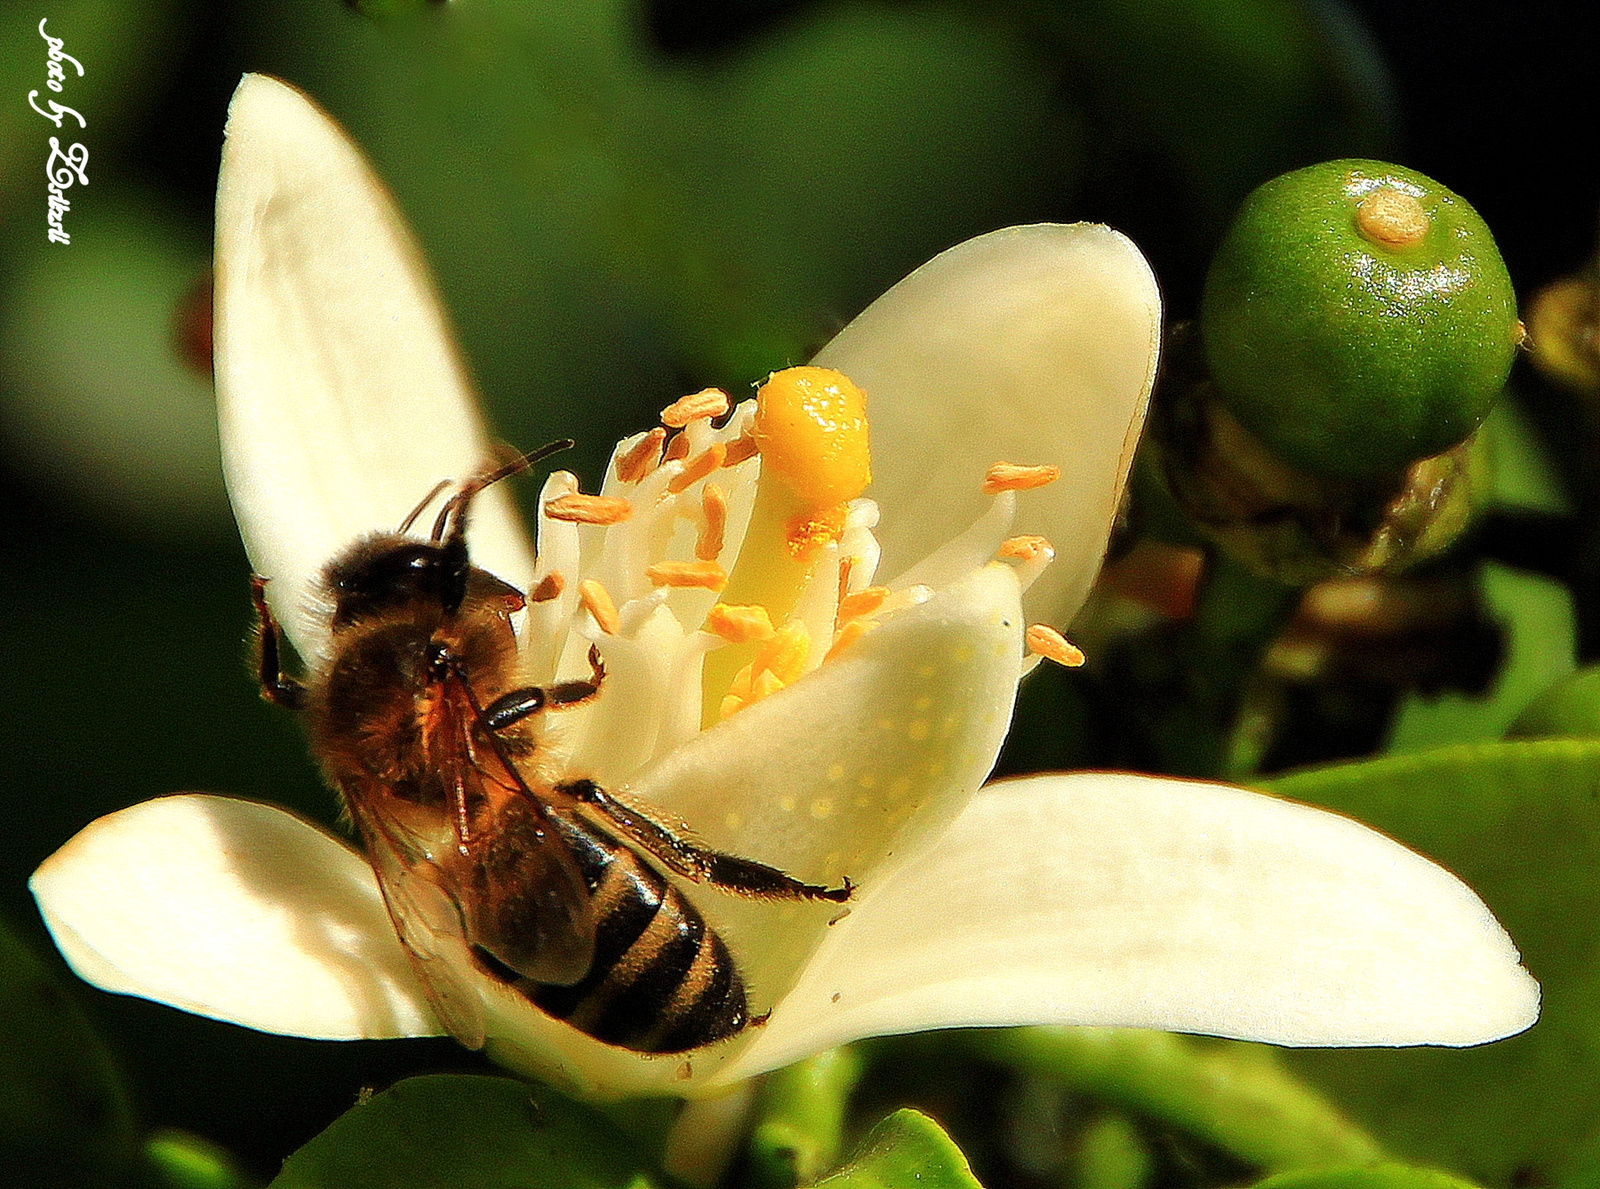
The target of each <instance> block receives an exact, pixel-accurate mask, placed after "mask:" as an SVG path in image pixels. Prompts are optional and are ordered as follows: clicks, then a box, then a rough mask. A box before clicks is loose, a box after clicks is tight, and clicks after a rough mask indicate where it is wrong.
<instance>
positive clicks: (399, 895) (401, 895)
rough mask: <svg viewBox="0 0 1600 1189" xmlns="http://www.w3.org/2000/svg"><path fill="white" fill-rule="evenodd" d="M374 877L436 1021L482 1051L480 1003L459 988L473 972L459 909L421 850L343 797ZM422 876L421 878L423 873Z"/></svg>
mask: <svg viewBox="0 0 1600 1189" xmlns="http://www.w3.org/2000/svg"><path fill="white" fill-rule="evenodd" d="M347 802H348V804H349V805H350V807H351V814H352V816H354V817H355V819H356V824H357V826H358V827H359V829H360V831H361V837H362V841H363V844H364V848H365V850H366V854H367V861H368V862H370V863H371V864H372V869H373V871H374V872H375V873H376V874H377V876H378V887H379V888H380V889H381V890H382V891H383V901H384V904H385V905H387V907H388V909H389V919H390V920H391V921H393V922H394V928H395V932H396V933H397V934H399V937H400V942H401V944H402V945H404V946H405V950H406V953H407V954H408V955H409V956H410V958H411V964H412V967H413V969H415V970H416V972H417V979H418V981H419V982H421V984H422V989H423V992H424V993H425V994H426V995H427V998H428V1004H429V1006H431V1007H432V1008H433V1011H434V1014H435V1015H437V1016H438V1017H439V1022H440V1023H442V1024H443V1025H444V1026H445V1027H446V1028H448V1029H449V1030H450V1033H451V1035H452V1036H454V1037H455V1038H456V1039H457V1040H459V1041H460V1042H461V1043H462V1044H464V1045H466V1046H467V1047H468V1048H470V1049H479V1048H482V1047H483V1042H484V1019H483V1004H482V1002H481V1001H480V1000H479V999H478V997H477V996H476V995H475V994H473V993H472V992H471V991H470V990H464V989H462V988H461V974H460V972H461V971H463V970H470V969H471V968H472V960H471V955H470V953H469V951H468V943H467V936H466V928H465V923H464V921H463V919H462V911H461V906H460V904H459V903H458V902H457V900H456V898H455V897H454V896H453V895H452V894H451V893H450V892H449V891H448V890H447V889H446V888H445V887H444V885H443V882H442V881H441V879H440V878H439V875H440V873H439V871H438V868H437V867H435V866H434V865H433V864H432V863H431V862H429V861H428V860H426V859H422V858H420V853H421V852H420V851H413V850H412V848H410V847H408V846H404V845H402V844H401V843H400V841H399V840H398V839H396V837H395V836H394V834H393V833H392V832H391V831H390V830H389V829H388V828H387V827H386V826H385V825H384V824H383V823H382V822H380V821H378V820H377V818H376V816H375V815H374V814H372V813H370V812H366V811H365V807H364V806H362V805H361V804H360V803H359V802H358V801H356V800H355V799H353V798H347ZM424 872H426V874H425V873H424Z"/></svg>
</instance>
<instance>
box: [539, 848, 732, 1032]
mask: <svg viewBox="0 0 1600 1189" xmlns="http://www.w3.org/2000/svg"><path fill="white" fill-rule="evenodd" d="M559 827H560V829H561V832H562V834H563V835H564V836H565V839H566V841H567V842H568V843H569V844H570V845H571V847H572V850H573V853H574V854H575V855H576V857H577V858H578V862H579V866H580V868H581V869H582V871H583V874H584V877H585V878H586V879H587V880H588V882H589V886H590V888H591V889H592V893H591V894H592V906H593V909H594V915H595V954H594V962H593V964H592V965H591V966H590V968H589V972H588V974H586V975H585V976H584V977H583V978H582V979H581V980H579V981H578V982H577V983H575V984H573V985H572V986H569V987H557V986H550V985H548V984H539V983H534V982H530V981H529V980H526V979H522V980H518V982H517V984H516V985H517V987H518V988H519V989H520V990H521V991H522V993H523V994H524V995H526V996H527V997H528V999H529V1000H530V1001H531V1002H532V1003H534V1004H535V1005H537V1006H538V1007H539V1008H540V1009H542V1010H543V1011H545V1012H547V1013H549V1014H550V1015H552V1016H555V1017H556V1018H557V1019H560V1020H565V1021H566V1022H567V1023H569V1024H571V1025H572V1026H573V1027H574V1028H577V1029H579V1030H580V1031H582V1032H585V1033H587V1034H589V1035H590V1036H592V1037H594V1038H595V1039H596V1040H600V1041H604V1042H605V1043H607V1044H614V1045H619V1046H621V1047H623V1048H628V1049H633V1050H635V1051H638V1052H644V1053H677V1052H682V1051H684V1050H686V1049H693V1048H699V1047H700V1046H702V1045H707V1044H711V1043H712V1042H714V1041H718V1040H722V1039H724V1038H726V1037H729V1036H732V1035H733V1034H734V1033H736V1032H738V1031H739V1030H740V1029H741V1028H743V1027H744V1026H745V1025H746V1024H748V1023H749V1020H750V1014H749V1008H748V1006H747V1005H746V1002H745V993H744V982H743V980H742V979H740V977H739V973H738V971H737V969H736V968H735V967H734V962H733V956H732V955H731V954H729V952H728V947H727V946H726V945H724V944H723V941H722V939H721V938H720V937H718V936H717V935H716V933H715V932H714V931H713V930H711V929H708V928H707V927H706V923H705V920H704V918H703V917H701V915H700V913H699V911H698V910H697V909H696V908H695V907H694V905H692V904H690V903H689V901H688V900H686V899H685V898H684V897H683V896H682V895H681V894H680V893H679V892H678V890H677V889H676V888H675V887H673V886H672V884H670V883H669V882H667V880H666V879H665V878H663V877H662V876H661V874H660V873H659V872H657V871H655V870H654V869H653V868H652V867H650V865H649V864H647V863H646V862H645V861H644V860H643V859H641V858H640V857H639V856H638V855H636V854H635V853H634V852H633V850H632V849H631V848H629V847H627V846H624V845H623V844H622V843H620V842H618V841H617V840H616V839H615V838H612V837H611V836H610V835H608V834H605V833H603V832H602V831H600V830H599V829H598V828H596V827H594V826H591V825H588V824H587V823H582V824H578V823H573V822H567V821H562V822H559Z"/></svg>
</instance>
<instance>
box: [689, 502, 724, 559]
mask: <svg viewBox="0 0 1600 1189" xmlns="http://www.w3.org/2000/svg"><path fill="white" fill-rule="evenodd" d="M700 511H701V513H702V515H704V516H705V520H704V522H702V523H701V525H700V535H699V536H698V537H696V538H695V542H694V555H695V556H696V557H698V558H699V559H700V560H701V561H715V560H716V559H717V558H718V557H720V556H722V536H723V533H724V532H726V531H727V528H728V497H727V496H726V495H725V494H724V493H723V490H722V488H720V487H718V486H717V485H716V484H715V483H707V484H706V485H705V486H704V487H702V488H701V489H700Z"/></svg>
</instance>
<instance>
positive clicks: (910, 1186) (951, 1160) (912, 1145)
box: [817, 1109, 982, 1189]
mask: <svg viewBox="0 0 1600 1189" xmlns="http://www.w3.org/2000/svg"><path fill="white" fill-rule="evenodd" d="M817 1184H818V1185H827V1186H831V1189H982V1186H980V1185H979V1184H978V1180H977V1178H976V1177H974V1176H973V1175H972V1170H971V1169H970V1168H969V1167H968V1166H967V1158H966V1157H965V1156H963V1155H962V1154H961V1149H960V1148H958V1147H956V1144H955V1141H954V1140H952V1139H951V1138H950V1137H949V1136H948V1135H946V1134H945V1133H944V1129H943V1128H942V1127H940V1126H939V1124H937V1123H935V1122H934V1121H933V1120H932V1119H930V1118H929V1117H928V1116H927V1115H924V1114H923V1113H922V1112H921V1111H914V1110H910V1109H906V1110H898V1111H896V1112H895V1113H894V1114H892V1115H890V1116H889V1117H888V1118H887V1119H885V1120H884V1121H883V1122H881V1123H879V1124H878V1125H877V1126H876V1127H874V1128H873V1129H872V1131H871V1133H870V1134H869V1135H868V1136H867V1138H866V1140H865V1141H864V1142H863V1143H862V1145H861V1148H860V1150H859V1151H857V1153H856V1154H855V1155H854V1156H853V1157H851V1159H850V1162H849V1163H848V1164H847V1165H845V1167H844V1168H842V1169H840V1170H839V1171H838V1172H836V1173H835V1174H834V1175H833V1176H831V1177H828V1178H827V1179H826V1180H823V1181H818V1182H817Z"/></svg>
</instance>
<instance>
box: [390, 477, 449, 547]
mask: <svg viewBox="0 0 1600 1189" xmlns="http://www.w3.org/2000/svg"><path fill="white" fill-rule="evenodd" d="M449 486H450V480H449V479H440V480H439V481H438V482H437V483H435V484H434V485H433V486H432V487H430V488H429V489H428V494H427V495H425V496H423V497H422V499H421V500H420V501H419V502H418V503H417V506H416V507H415V508H412V509H411V514H410V515H409V516H407V517H406V518H405V519H404V520H402V521H401V522H400V527H399V528H397V529H395V530H394V531H395V532H397V533H399V534H401V535H402V536H404V535H405V534H406V533H408V532H410V531H411V526H412V525H413V524H415V523H416V522H417V517H418V516H421V515H422V510H423V509H424V508H426V507H427V506H428V505H429V504H431V503H433V497H434V496H436V495H438V494H439V493H440V492H441V491H443V490H444V489H445V488H446V487H449ZM437 536H438V534H435V539H437Z"/></svg>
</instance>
